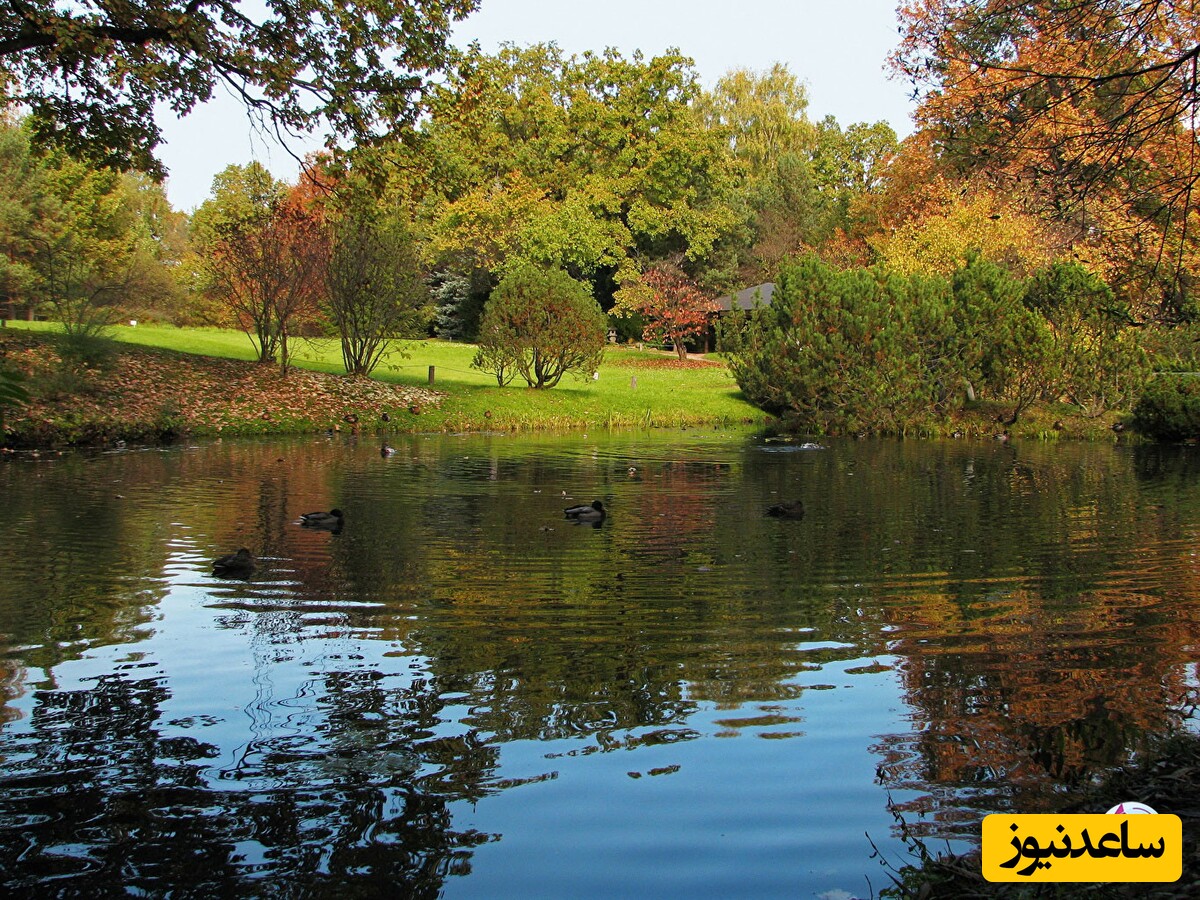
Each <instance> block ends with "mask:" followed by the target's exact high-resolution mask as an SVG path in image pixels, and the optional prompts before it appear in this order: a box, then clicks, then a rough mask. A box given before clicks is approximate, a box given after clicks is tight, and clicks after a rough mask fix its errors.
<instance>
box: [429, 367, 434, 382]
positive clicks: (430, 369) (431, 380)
mask: <svg viewBox="0 0 1200 900" xmlns="http://www.w3.org/2000/svg"><path fill="white" fill-rule="evenodd" d="M433 370H434V367H433V366H430V367H429V383H430V384H433Z"/></svg>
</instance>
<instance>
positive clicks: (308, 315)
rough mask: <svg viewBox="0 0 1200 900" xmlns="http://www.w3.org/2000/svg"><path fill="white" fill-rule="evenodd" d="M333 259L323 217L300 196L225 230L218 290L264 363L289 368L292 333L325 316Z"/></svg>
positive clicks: (217, 265) (218, 254) (211, 265)
mask: <svg viewBox="0 0 1200 900" xmlns="http://www.w3.org/2000/svg"><path fill="white" fill-rule="evenodd" d="M328 259H329V239H328V233H327V230H326V228H325V224H324V222H323V221H322V217H321V215H320V214H319V212H317V211H316V210H315V208H313V207H306V206H305V205H303V204H302V202H300V199H299V198H296V197H292V196H286V197H284V198H282V199H280V200H279V201H277V202H274V203H272V204H271V205H270V206H268V207H267V208H266V209H264V210H262V211H261V212H260V214H258V215H256V216H254V217H253V218H249V219H244V220H240V221H232V222H227V223H224V224H223V225H222V226H221V227H220V228H219V238H218V240H217V241H216V243H215V244H214V246H213V247H212V252H211V257H210V259H209V262H208V269H209V273H210V277H211V279H212V285H213V289H214V291H215V292H216V293H218V294H219V295H220V296H221V297H222V298H223V299H224V300H225V302H226V303H227V304H228V306H229V308H230V309H231V310H232V311H233V313H234V315H235V316H236V318H237V320H238V323H239V325H240V327H241V328H242V329H243V330H245V331H246V333H247V334H248V335H250V339H251V341H252V342H253V343H254V345H255V347H256V348H257V350H258V361H259V362H262V363H268V362H272V361H275V360H276V359H278V362H279V365H280V367H281V368H282V369H283V370H284V371H286V370H287V367H288V363H289V352H290V351H289V346H288V339H289V337H291V336H293V335H296V334H298V333H301V332H302V331H303V329H304V327H305V325H306V324H308V323H311V322H313V321H315V320H316V318H317V317H318V315H319V313H318V302H319V300H320V298H321V296H322V286H323V285H324V274H325V270H326V267H327V265H328Z"/></svg>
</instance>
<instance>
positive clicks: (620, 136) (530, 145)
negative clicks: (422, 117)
mask: <svg viewBox="0 0 1200 900" xmlns="http://www.w3.org/2000/svg"><path fill="white" fill-rule="evenodd" d="M699 92H700V89H699V86H698V84H697V78H696V75H695V73H694V71H693V70H692V68H691V61H690V60H688V59H687V58H685V57H682V56H680V55H679V54H678V53H677V52H674V51H670V52H667V53H665V54H663V55H662V56H657V57H654V58H652V59H645V58H643V57H642V55H641V54H640V53H635V54H634V55H633V57H632V58H629V59H626V58H624V57H623V56H621V55H620V54H619V53H617V52H616V51H614V50H609V51H606V52H605V53H604V54H594V53H585V54H583V55H582V56H581V57H580V56H568V55H565V54H564V53H562V51H560V50H559V49H558V48H557V47H556V46H555V45H553V44H541V45H536V46H533V47H528V48H517V47H514V46H511V45H506V46H504V47H503V48H502V49H501V51H500V52H499V54H497V55H496V56H488V55H486V54H483V53H482V52H480V51H479V50H478V48H475V49H474V50H472V51H470V52H468V53H467V54H466V56H465V57H464V59H463V60H462V63H461V65H460V66H459V67H458V68H457V69H456V71H455V72H454V73H453V75H452V77H451V78H449V79H448V81H447V83H446V84H445V85H444V86H443V87H441V88H439V89H438V90H437V91H436V93H435V97H434V101H433V104H432V106H433V112H432V115H431V117H430V119H429V121H428V122H426V123H423V125H422V128H421V136H422V141H423V142H422V144H421V155H420V157H419V160H418V164H419V165H421V166H423V168H424V171H425V172H426V181H425V184H424V186H423V187H421V188H419V190H420V191H423V192H424V199H425V204H424V208H425V211H426V214H427V215H428V217H429V220H430V224H429V233H430V237H431V249H432V251H433V253H434V255H435V256H436V257H437V259H438V262H439V265H445V266H447V267H449V268H453V269H454V270H456V271H463V272H465V271H470V270H471V269H472V268H481V269H484V270H487V271H488V272H491V273H499V272H501V271H502V270H503V269H504V268H505V266H506V265H507V264H508V263H509V262H510V261H512V260H529V261H532V262H535V263H537V264H539V265H543V266H548V267H551V268H561V269H564V270H567V271H569V272H571V273H573V274H575V275H578V276H579V277H582V278H586V279H589V280H592V281H593V283H594V284H595V285H597V288H598V291H601V292H603V293H604V294H607V293H608V292H610V291H611V290H612V286H613V284H616V283H619V281H620V279H619V278H615V277H614V273H628V272H632V271H633V270H635V269H636V268H637V263H636V262H635V260H636V259H661V258H666V257H667V256H670V255H673V254H682V255H683V256H684V257H685V258H686V259H687V260H688V261H689V264H692V265H695V266H697V267H703V265H704V264H705V263H706V261H707V260H708V258H709V257H710V255H711V254H712V253H713V252H714V248H715V247H717V246H718V244H719V243H720V241H721V240H722V239H723V238H725V237H726V236H727V234H728V233H729V232H730V231H732V230H736V229H737V228H738V227H740V222H739V217H738V215H737V214H736V212H735V211H734V210H733V209H732V206H731V205H730V201H731V194H732V190H733V187H734V182H733V177H732V175H733V173H732V168H731V162H730V158H729V155H728V151H727V149H726V148H725V147H724V146H723V145H722V141H721V138H720V137H719V136H718V135H716V134H715V133H714V132H712V131H710V130H709V129H707V128H705V127H704V123H703V121H702V119H701V117H700V116H699V114H698V113H697V111H696V109H695V108H694V106H693V104H694V102H695V100H696V98H697V97H698V96H699ZM604 300H605V301H606V302H607V296H604Z"/></svg>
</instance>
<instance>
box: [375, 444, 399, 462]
mask: <svg viewBox="0 0 1200 900" xmlns="http://www.w3.org/2000/svg"><path fill="white" fill-rule="evenodd" d="M395 453H396V448H395V447H389V446H388V445H387V443H386V442H384V444H383V445H382V446H381V447H380V448H379V455H380V456H382V457H384V458H385V459H386V458H387V457H389V456H394V455H395Z"/></svg>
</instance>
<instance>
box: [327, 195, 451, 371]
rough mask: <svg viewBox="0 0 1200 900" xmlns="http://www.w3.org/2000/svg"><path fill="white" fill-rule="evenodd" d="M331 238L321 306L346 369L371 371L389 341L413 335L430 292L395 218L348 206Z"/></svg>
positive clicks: (410, 241)
mask: <svg viewBox="0 0 1200 900" xmlns="http://www.w3.org/2000/svg"><path fill="white" fill-rule="evenodd" d="M332 242H333V243H332V248H331V250H330V254H329V264H328V266H327V268H326V274H325V279H326V293H325V301H324V302H325V307H326V310H327V311H328V315H329V320H330V321H331V322H332V323H333V325H334V326H335V327H336V328H337V331H338V335H339V336H340V338H341V344H342V361H343V363H344V364H345V366H346V371H347V372H348V373H349V374H351V375H369V374H370V373H371V372H372V371H373V370H374V369H375V367H376V366H377V365H378V364H379V362H380V360H381V359H382V358H383V356H384V355H385V354H386V353H387V352H388V350H389V347H390V346H391V345H390V344H389V339H391V338H396V337H409V336H412V334H413V333H414V332H415V331H416V330H417V329H418V328H419V327H420V326H421V325H423V324H424V322H423V314H424V313H426V312H427V307H428V303H429V291H428V289H427V287H426V285H425V282H424V280H423V278H422V272H421V265H420V259H419V257H418V254H417V249H416V246H415V243H414V241H413V238H412V236H411V235H410V234H409V231H408V229H407V228H405V227H404V225H403V223H401V222H400V221H399V220H398V219H397V218H396V217H395V216H392V215H384V214H381V213H379V212H377V211H374V210H370V209H361V208H360V209H352V210H350V211H349V212H347V213H346V214H344V215H343V216H341V217H340V218H339V219H338V220H336V221H335V222H334V223H333V226H332ZM393 352H396V351H395V350H394V349H393Z"/></svg>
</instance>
